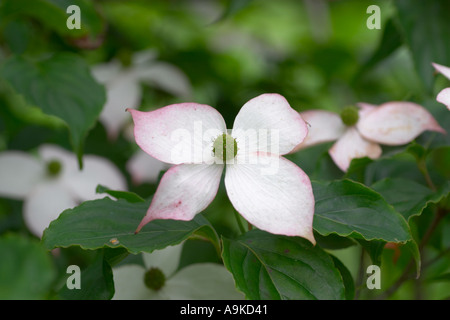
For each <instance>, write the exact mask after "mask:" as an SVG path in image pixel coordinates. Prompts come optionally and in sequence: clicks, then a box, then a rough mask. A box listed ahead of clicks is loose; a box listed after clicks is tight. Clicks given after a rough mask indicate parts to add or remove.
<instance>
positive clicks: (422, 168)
mask: <svg viewBox="0 0 450 320" xmlns="http://www.w3.org/2000/svg"><path fill="white" fill-rule="evenodd" d="M417 166H418V168H419V171H420V172H421V173H422V175H423V177H424V178H425V181H426V183H427V185H428V186H429V187H430V189H431V190H433V191H436V186H435V185H434V183H433V181H432V180H431V177H430V174H429V172H428V168H427V164H426V163H425V160H423V159H422V160H419V161H417Z"/></svg>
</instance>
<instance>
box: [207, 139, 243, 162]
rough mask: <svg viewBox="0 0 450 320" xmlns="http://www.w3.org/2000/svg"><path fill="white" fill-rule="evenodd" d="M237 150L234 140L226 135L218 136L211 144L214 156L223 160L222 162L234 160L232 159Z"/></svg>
mask: <svg viewBox="0 0 450 320" xmlns="http://www.w3.org/2000/svg"><path fill="white" fill-rule="evenodd" d="M237 150H238V148H237V142H236V139H234V138H233V137H232V136H230V135H229V134H226V133H224V134H222V135H220V136H218V137H217V138H216V140H215V141H214V144H213V153H214V156H215V157H216V158H218V159H221V160H223V162H226V161H227V160H231V159H234V157H236V154H237Z"/></svg>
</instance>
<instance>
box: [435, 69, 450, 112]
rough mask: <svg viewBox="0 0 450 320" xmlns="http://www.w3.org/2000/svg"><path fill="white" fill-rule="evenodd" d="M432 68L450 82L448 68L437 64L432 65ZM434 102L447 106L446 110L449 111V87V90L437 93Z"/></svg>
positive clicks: (449, 70)
mask: <svg viewBox="0 0 450 320" xmlns="http://www.w3.org/2000/svg"><path fill="white" fill-rule="evenodd" d="M432 65H433V67H434V68H435V69H436V71H438V72H439V73H441V74H442V75H444V76H445V77H446V78H447V79H449V80H450V68H449V67H446V66H443V65H440V64H437V63H432ZM436 100H437V101H438V102H440V103H442V104H444V105H446V106H447V109H448V110H450V87H449V88H445V89H443V90H442V91H441V92H439V94H438V95H437V97H436Z"/></svg>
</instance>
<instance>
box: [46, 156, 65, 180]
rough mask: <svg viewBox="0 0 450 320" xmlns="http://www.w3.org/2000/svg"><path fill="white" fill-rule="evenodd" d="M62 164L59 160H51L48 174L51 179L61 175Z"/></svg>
mask: <svg viewBox="0 0 450 320" xmlns="http://www.w3.org/2000/svg"><path fill="white" fill-rule="evenodd" d="M61 169H62V164H61V162H59V161H58V160H51V161H50V162H48V163H47V174H48V175H49V176H50V177H56V176H58V175H59V174H60V173H61Z"/></svg>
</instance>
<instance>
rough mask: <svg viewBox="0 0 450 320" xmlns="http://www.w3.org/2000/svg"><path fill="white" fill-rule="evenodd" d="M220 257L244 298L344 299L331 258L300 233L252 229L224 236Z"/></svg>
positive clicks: (340, 281) (342, 286)
mask: <svg viewBox="0 0 450 320" xmlns="http://www.w3.org/2000/svg"><path fill="white" fill-rule="evenodd" d="M222 257H223V260H224V264H225V266H226V267H227V269H228V270H229V271H230V272H231V273H232V274H233V277H234V279H235V281H236V286H237V287H238V289H239V290H241V291H242V292H244V293H245V295H246V298H247V299H258V300H259V299H283V300H287V299H325V300H329V299H344V298H345V288H344V284H343V281H342V278H341V274H340V272H339V271H338V270H337V269H336V267H335V264H334V262H333V260H332V258H331V257H330V256H329V255H328V254H327V253H326V252H325V251H323V250H322V249H320V248H319V247H318V246H315V247H314V246H312V244H311V243H310V242H309V241H307V240H305V239H302V238H299V237H287V236H279V235H273V234H270V233H267V232H264V231H261V230H252V231H249V232H247V233H246V234H244V235H243V236H241V237H240V238H238V239H236V240H230V239H225V238H223V252H222Z"/></svg>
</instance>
